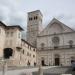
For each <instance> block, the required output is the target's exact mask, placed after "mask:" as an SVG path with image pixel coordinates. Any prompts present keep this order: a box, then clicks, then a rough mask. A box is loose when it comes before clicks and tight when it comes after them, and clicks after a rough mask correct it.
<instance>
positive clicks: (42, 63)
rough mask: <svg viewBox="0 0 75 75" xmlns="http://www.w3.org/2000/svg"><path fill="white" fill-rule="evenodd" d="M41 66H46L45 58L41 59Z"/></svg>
mask: <svg viewBox="0 0 75 75" xmlns="http://www.w3.org/2000/svg"><path fill="white" fill-rule="evenodd" d="M41 65H42V66H45V61H44V57H42V58H41Z"/></svg>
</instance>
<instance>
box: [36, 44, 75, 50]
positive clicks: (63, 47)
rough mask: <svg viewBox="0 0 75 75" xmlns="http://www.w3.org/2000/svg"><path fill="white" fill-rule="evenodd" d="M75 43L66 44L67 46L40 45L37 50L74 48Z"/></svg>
mask: <svg viewBox="0 0 75 75" xmlns="http://www.w3.org/2000/svg"><path fill="white" fill-rule="evenodd" d="M73 48H75V45H65V46H57V47H43V48H41V47H39V48H37V50H41V51H45V50H60V49H73Z"/></svg>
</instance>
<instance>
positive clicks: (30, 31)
mask: <svg viewBox="0 0 75 75" xmlns="http://www.w3.org/2000/svg"><path fill="white" fill-rule="evenodd" d="M42 17H43V16H42V13H41V12H40V10H36V11H32V12H28V18H27V41H28V42H29V43H30V44H31V45H32V46H35V47H36V39H37V36H38V34H39V33H40V31H41V26H42Z"/></svg>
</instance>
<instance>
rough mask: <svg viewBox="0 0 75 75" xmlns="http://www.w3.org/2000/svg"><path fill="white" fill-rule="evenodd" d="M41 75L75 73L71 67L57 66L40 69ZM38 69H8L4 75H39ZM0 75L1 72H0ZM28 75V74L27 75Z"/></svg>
mask: <svg viewBox="0 0 75 75" xmlns="http://www.w3.org/2000/svg"><path fill="white" fill-rule="evenodd" d="M41 68H42V71H43V75H61V74H72V75H75V71H72V68H71V67H59V66H45V67H41ZM38 70H39V68H38V67H23V68H22V67H21V68H16V67H13V68H8V70H7V71H6V74H5V75H10V74H11V75H22V74H23V75H24V74H26V73H30V74H31V75H39V73H38ZM0 75H2V70H0ZM28 75H29V74H28Z"/></svg>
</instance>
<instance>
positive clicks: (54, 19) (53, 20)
mask: <svg viewBox="0 0 75 75" xmlns="http://www.w3.org/2000/svg"><path fill="white" fill-rule="evenodd" d="M54 22H56V23H59V24H60V25H62V26H66V27H67V28H68V29H70V30H71V31H73V32H75V30H74V29H72V28H70V27H69V26H67V25H65V24H64V23H62V22H60V21H59V20H57V19H56V18H53V19H52V20H51V21H50V23H49V24H48V25H47V26H46V27H45V28H44V29H43V31H42V32H40V34H39V35H41V34H42V33H43V32H44V30H46V29H47V28H49V27H51V26H52V24H53V23H54ZM39 35H38V36H39Z"/></svg>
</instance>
